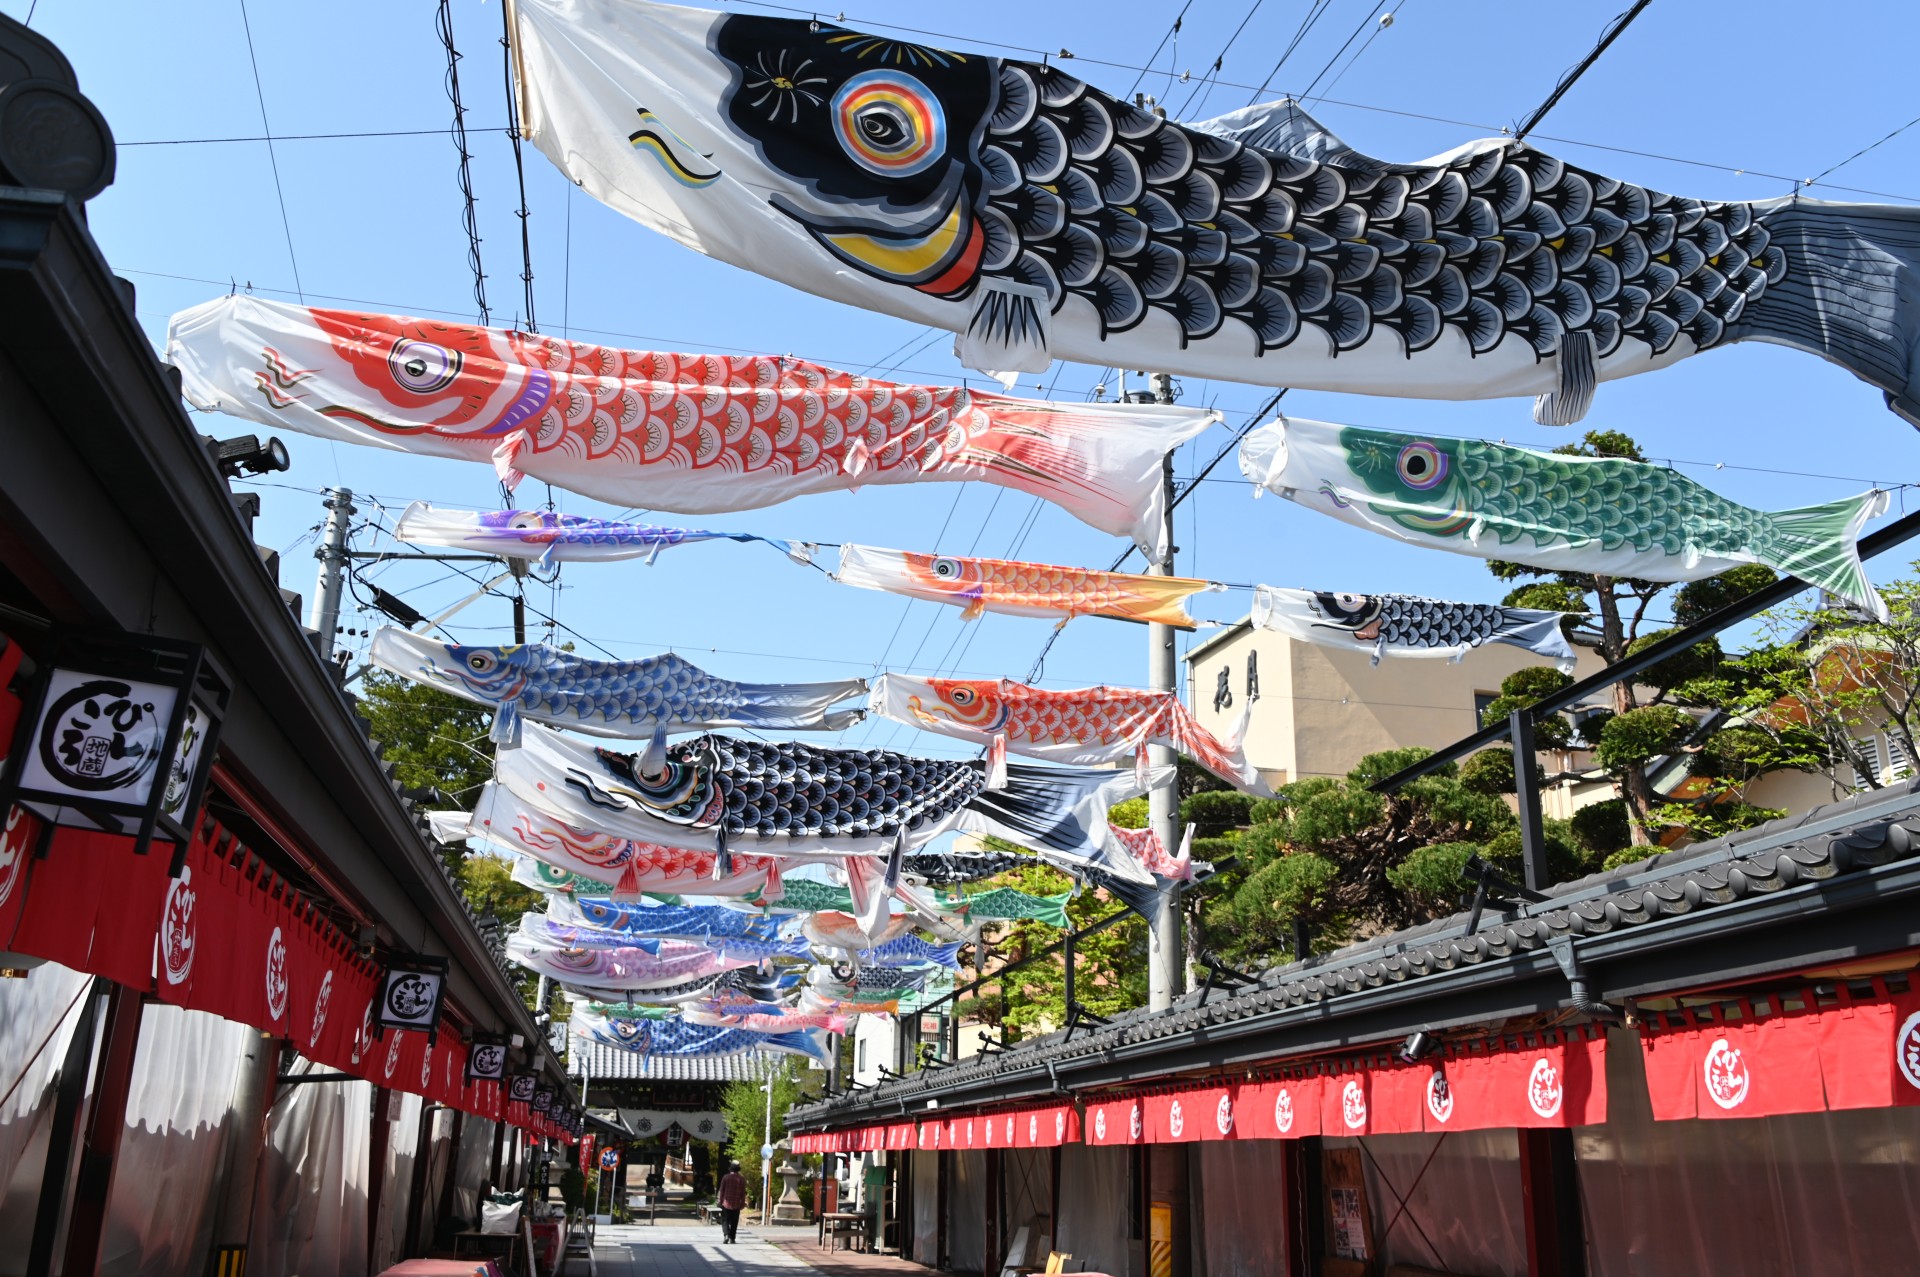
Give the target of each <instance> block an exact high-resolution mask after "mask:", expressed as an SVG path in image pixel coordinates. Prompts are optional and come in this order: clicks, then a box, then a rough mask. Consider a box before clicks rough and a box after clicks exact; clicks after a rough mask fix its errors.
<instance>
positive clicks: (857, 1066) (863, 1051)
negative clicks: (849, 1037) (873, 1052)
mask: <svg viewBox="0 0 1920 1277" xmlns="http://www.w3.org/2000/svg"><path fill="white" fill-rule="evenodd" d="M853 1071H854V1072H855V1073H865V1072H866V1071H867V1040H866V1039H865V1038H858V1039H856V1040H855V1042H854V1048H853Z"/></svg>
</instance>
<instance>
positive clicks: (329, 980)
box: [307, 967, 333, 1046]
mask: <svg viewBox="0 0 1920 1277" xmlns="http://www.w3.org/2000/svg"><path fill="white" fill-rule="evenodd" d="M331 1001H333V968H332V967H328V968H327V973H326V974H325V975H323V976H321V977H320V992H318V993H316V994H314V995H313V1035H312V1036H311V1037H309V1038H308V1039H307V1045H308V1046H318V1045H319V1044H320V1031H321V1030H322V1029H324V1028H326V1027H327V1004H328V1003H329V1002H331Z"/></svg>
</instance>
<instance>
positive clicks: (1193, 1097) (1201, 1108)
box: [1146, 1083, 1234, 1144]
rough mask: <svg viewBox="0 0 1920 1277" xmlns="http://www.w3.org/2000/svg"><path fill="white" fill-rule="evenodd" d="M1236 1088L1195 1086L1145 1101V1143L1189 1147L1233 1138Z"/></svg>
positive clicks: (1219, 1085)
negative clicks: (1203, 1141)
mask: <svg viewBox="0 0 1920 1277" xmlns="http://www.w3.org/2000/svg"><path fill="white" fill-rule="evenodd" d="M1233 1122H1234V1110H1233V1086H1232V1084H1231V1083H1220V1084H1217V1085H1214V1086H1196V1087H1190V1088H1187V1089H1185V1090H1180V1091H1174V1092H1171V1093H1169V1094H1165V1095H1153V1096H1149V1097H1147V1100H1146V1142H1147V1143H1149V1144H1189V1143H1193V1142H1195V1141H1198V1140H1222V1139H1232V1138H1234V1134H1233Z"/></svg>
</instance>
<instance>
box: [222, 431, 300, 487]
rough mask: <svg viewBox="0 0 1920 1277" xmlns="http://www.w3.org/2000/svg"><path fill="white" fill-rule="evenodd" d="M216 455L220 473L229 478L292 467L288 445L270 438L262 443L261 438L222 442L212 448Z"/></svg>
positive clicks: (242, 437) (241, 437)
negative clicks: (288, 455)
mask: <svg viewBox="0 0 1920 1277" xmlns="http://www.w3.org/2000/svg"><path fill="white" fill-rule="evenodd" d="M213 455H214V460H215V462H216V464H218V465H219V467H220V473H221V474H224V475H225V476H227V478H229V479H235V478H238V477H239V476H241V475H243V474H269V473H271V472H273V471H275V470H285V469H287V468H288V467H289V466H291V465H292V464H293V462H292V461H291V460H290V459H289V458H288V457H287V445H286V444H284V443H281V442H280V441H279V440H278V439H268V440H267V441H266V443H264V444H263V443H261V442H260V436H259V435H241V436H240V437H239V438H237V439H222V440H220V441H219V442H218V443H216V444H214V445H213Z"/></svg>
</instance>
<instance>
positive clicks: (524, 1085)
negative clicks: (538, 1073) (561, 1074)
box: [507, 1073, 540, 1104]
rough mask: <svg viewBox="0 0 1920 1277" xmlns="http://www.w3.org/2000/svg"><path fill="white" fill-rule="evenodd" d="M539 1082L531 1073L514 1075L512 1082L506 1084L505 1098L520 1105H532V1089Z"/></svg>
mask: <svg viewBox="0 0 1920 1277" xmlns="http://www.w3.org/2000/svg"><path fill="white" fill-rule="evenodd" d="M539 1081H540V1079H539V1078H537V1077H535V1076H534V1075H533V1074H531V1073H516V1074H514V1075H513V1080H512V1081H511V1082H509V1083H508V1084H507V1098H508V1099H510V1100H513V1101H515V1102H516V1103H520V1104H530V1103H532V1102H533V1088H534V1087H535V1086H537V1085H538V1084H539Z"/></svg>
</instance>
